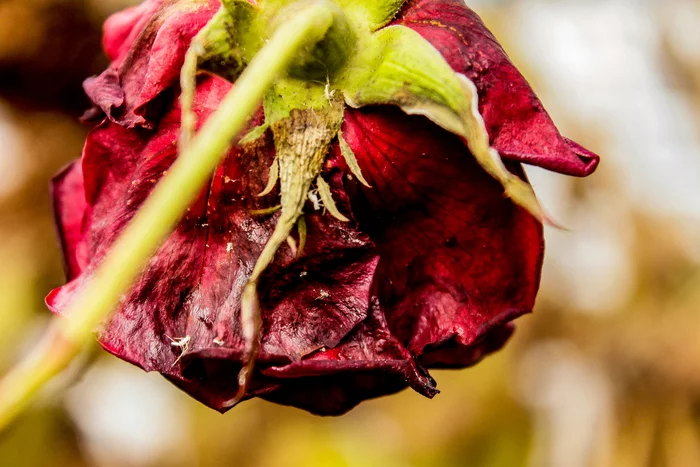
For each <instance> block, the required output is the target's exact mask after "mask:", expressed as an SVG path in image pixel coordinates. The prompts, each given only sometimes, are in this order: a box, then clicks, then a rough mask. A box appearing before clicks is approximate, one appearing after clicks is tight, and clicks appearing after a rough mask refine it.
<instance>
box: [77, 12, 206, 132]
mask: <svg viewBox="0 0 700 467" xmlns="http://www.w3.org/2000/svg"><path fill="white" fill-rule="evenodd" d="M219 7H220V3H219V2H218V0H177V1H162V0H150V1H147V2H145V3H144V4H142V5H141V6H140V7H136V8H135V9H133V10H127V13H118V14H117V15H116V16H114V17H113V18H112V19H110V20H108V21H107V23H106V24H105V49H106V50H107V53H108V54H109V55H110V56H111V57H112V58H113V59H114V61H113V63H112V64H111V65H110V67H109V68H108V69H107V70H106V71H105V72H103V73H102V74H101V75H99V76H97V77H94V78H90V79H88V80H86V81H85V84H84V87H85V91H86V92H87V94H88V96H89V97H90V99H91V100H92V102H93V103H94V104H95V106H96V107H97V109H99V110H100V111H101V112H103V113H104V114H105V115H107V117H109V118H110V119H111V120H112V121H114V122H117V123H119V124H121V125H124V126H127V127H130V128H132V127H144V128H152V127H153V126H154V121H155V120H156V119H157V117H159V116H160V115H158V114H159V109H158V108H157V107H158V106H157V105H154V104H155V103H154V101H155V100H156V99H157V98H158V97H159V96H160V95H161V94H162V93H163V92H164V91H165V90H166V89H168V88H169V87H171V86H172V85H173V84H175V83H176V82H177V81H178V79H179V76H180V69H181V68H182V65H183V63H184V60H185V54H186V53H187V50H188V48H189V46H190V42H191V41H192V38H193V37H194V36H195V35H196V34H197V33H198V32H199V30H200V29H201V28H202V27H203V26H204V25H205V24H206V23H207V22H208V21H209V20H210V19H211V17H212V16H213V15H214V14H215V13H216V11H217V10H218V9H219ZM93 113H94V112H93Z"/></svg>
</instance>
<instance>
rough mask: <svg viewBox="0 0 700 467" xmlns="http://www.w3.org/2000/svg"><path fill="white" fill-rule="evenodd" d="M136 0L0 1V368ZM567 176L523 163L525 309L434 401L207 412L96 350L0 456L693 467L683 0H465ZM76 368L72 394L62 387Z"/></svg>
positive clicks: (16, 461) (48, 275)
mask: <svg viewBox="0 0 700 467" xmlns="http://www.w3.org/2000/svg"><path fill="white" fill-rule="evenodd" d="M135 2H136V0H131V1H130V0H0V265H1V267H0V369H6V368H8V366H9V365H10V364H11V363H12V362H14V361H16V360H17V359H18V358H19V356H21V355H22V354H24V353H25V352H26V351H27V349H28V348H30V347H31V345H32V344H33V343H34V342H36V340H37V337H38V336H39V335H40V333H41V331H42V329H44V327H45V326H46V323H47V321H48V319H50V316H49V313H48V311H47V310H46V308H45V306H44V304H43V297H44V295H45V294H46V293H47V292H48V291H49V290H50V289H51V288H53V287H55V286H57V285H60V284H61V283H62V281H63V272H62V268H61V261H60V257H59V252H58V247H57V245H56V242H55V240H54V234H53V227H52V222H51V210H50V204H49V198H48V180H49V178H50V177H51V175H52V174H53V173H55V172H56V171H57V170H59V168H61V167H62V166H63V165H64V164H66V163H67V162H68V161H70V160H71V159H74V158H76V157H78V156H79V154H80V150H81V146H82V142H83V138H84V137H85V134H86V131H87V128H86V127H84V126H81V125H80V124H79V123H78V116H79V115H80V113H81V112H82V111H83V110H84V109H85V108H86V107H87V105H88V104H87V101H86V99H85V98H84V97H83V95H82V92H81V88H80V83H81V81H82V79H84V78H85V77H86V76H88V75H90V74H95V73H97V72H99V71H100V70H101V69H102V68H103V67H104V66H105V63H106V62H105V58H104V57H103V56H102V55H101V51H100V43H99V41H100V24H101V22H102V21H103V20H104V18H105V17H106V16H107V15H108V14H109V13H111V12H113V11H115V10H117V9H119V8H122V7H124V6H127V5H129V4H133V3H135ZM468 3H469V4H470V6H472V7H473V8H474V9H476V10H477V11H478V12H479V13H480V14H481V15H482V16H483V17H484V19H485V20H486V22H487V24H488V25H489V26H490V27H491V28H492V29H493V31H494V32H495V33H496V35H497V36H498V37H499V38H500V40H501V42H502V43H503V44H504V46H505V48H506V50H508V52H509V53H510V55H511V57H512V59H513V61H514V62H515V63H516V64H517V65H518V66H519V67H520V69H521V70H522V71H523V73H524V74H525V75H526V77H527V78H528V79H529V80H530V82H531V83H532V85H533V87H534V88H535V89H536V91H537V92H538V93H539V95H540V97H541V98H542V100H543V101H544V103H545V106H546V107H547V108H548V110H549V111H550V113H551V114H552V116H553V117H554V120H555V121H556V122H557V123H558V124H559V126H560V128H561V130H562V131H563V132H564V133H565V134H567V135H568V136H569V137H571V138H572V139H575V140H577V141H579V142H581V143H583V144H584V145H585V146H587V147H589V148H591V149H592V150H594V151H596V152H598V153H599V154H601V155H602V156H603V162H602V164H601V166H600V169H599V170H598V172H596V174H595V175H593V176H592V177H590V178H588V179H586V180H576V179H571V178H566V177H562V176H558V175H554V174H551V173H545V172H542V171H537V170H530V171H529V174H530V176H531V179H532V181H533V183H534V184H535V186H536V189H537V190H538V192H539V194H540V195H541V198H542V199H543V201H544V204H545V205H546V206H547V207H548V208H549V209H550V210H551V211H552V212H553V213H554V214H555V217H556V218H557V219H558V220H560V221H561V222H562V223H564V224H565V225H566V226H567V227H568V228H569V230H568V231H553V230H548V231H547V241H548V252H547V259H546V265H545V269H544V277H543V286H542V291H541V293H540V295H539V299H538V304H537V307H536V310H535V313H534V314H532V315H530V316H526V317H524V318H521V319H520V320H519V321H518V331H517V333H516V336H515V338H514V339H513V341H511V342H510V344H509V345H508V346H507V348H506V349H505V350H504V351H502V352H500V353H498V354H496V355H494V356H491V357H489V358H487V359H486V360H485V361H483V362H482V363H481V364H480V365H478V366H477V367H476V368H473V369H470V370H465V371H458V372H448V371H442V372H435V374H434V376H435V377H436V379H437V380H438V382H439V387H440V389H441V390H442V394H440V395H439V396H437V397H436V398H435V399H434V400H432V401H429V400H426V399H423V398H421V397H420V396H418V395H416V394H413V393H411V392H408V391H407V392H404V393H402V394H399V395H396V396H392V397H389V398H384V399H380V400H375V401H370V402H366V403H364V404H362V405H361V406H360V407H359V408H357V409H355V410H354V411H353V412H351V413H350V414H348V415H346V416H344V417H341V418H325V419H324V418H317V417H314V416H311V415H308V414H306V413H304V412H301V411H299V410H295V409H290V408H285V407H279V406H275V405H272V404H269V403H265V402H261V401H252V402H247V403H245V404H243V405H242V406H240V407H239V408H236V409H235V410H233V411H232V412H230V413H228V414H227V415H225V416H221V415H219V414H218V413H215V412H213V411H211V410H209V409H207V408H205V407H203V406H200V405H199V404H197V403H196V402H194V401H193V400H191V399H189V398H188V397H187V396H185V395H183V394H181V393H180V392H179V391H178V390H176V389H175V388H174V387H172V386H171V385H170V384H168V383H166V382H165V381H164V380H163V379H162V378H161V377H160V376H158V375H154V374H151V375H147V374H145V373H143V372H141V371H140V370H138V369H136V368H133V367H131V366H129V365H128V364H126V363H123V362H121V361H119V360H117V359H115V358H113V357H110V356H106V355H104V354H103V353H100V352H99V351H96V352H93V353H92V355H90V356H86V357H85V358H84V359H83V360H84V362H83V363H85V361H86V360H90V361H91V362H92V366H90V367H89V369H87V370H85V369H84V368H83V367H84V365H82V366H81V365H76V366H75V368H73V369H72V370H71V372H70V373H71V374H70V375H68V376H65V377H63V378H59V380H58V381H55V382H53V383H52V387H51V388H50V390H48V391H45V392H44V393H43V395H42V397H41V398H40V400H39V401H38V403H37V404H35V406H34V408H33V410H32V411H31V412H30V413H28V414H27V415H26V416H24V417H23V418H22V419H21V420H20V422H19V423H18V424H17V425H16V426H15V427H14V429H13V430H11V431H10V432H8V433H6V434H4V435H3V436H2V437H0V465H3V466H20V467H24V466H56V467H63V466H76V467H77V466H98V467H112V466H115V467H116V466H119V467H129V466H133V467H151V466H174V467H179V466H185V467H190V466H203V467H207V466H240V467H247V466H251V467H252V466H281V467H286V466H289V467H296V466H299V467H302V466H303V467H307V466H333V467H335V466H352V467H355V466H358V467H364V466H368V467H369V466H382V467H409V466H438V467H443V466H444V467H451V466H455V467H457V466H459V467H462V466H479V467H482V466H483V467H489V466H498V467H501V466H504V467H510V466H530V467H539V466H545V467H549V466H551V467H587V466H606V467H647V466H648V467H657V466H667V467H686V466H688V467H693V466H700V136H699V135H700V132H699V131H698V130H700V1H699V0H656V1H653V0H511V1H508V0H499V1H496V0H479V1H476V0H470V1H468ZM76 378H77V382H75V381H76Z"/></svg>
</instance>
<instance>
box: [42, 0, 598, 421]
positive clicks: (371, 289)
mask: <svg viewBox="0 0 700 467" xmlns="http://www.w3.org/2000/svg"><path fill="white" fill-rule="evenodd" d="M222 3H223V5H221V4H220V3H219V2H218V1H214V0H209V1H207V0H180V1H162V0H148V1H146V2H145V3H143V4H142V5H140V6H137V7H135V8H132V9H129V10H126V11H124V12H121V13H118V14H116V15H114V16H113V17H111V18H110V19H109V20H108V21H107V23H106V25H105V39H104V45H105V49H106V51H107V53H108V55H109V57H110V58H111V59H112V65H111V66H110V68H109V69H108V70H107V71H105V72H104V73H103V74H102V75H100V76H98V77H95V78H91V79H89V80H88V81H87V82H86V85H85V88H86V90H87V93H88V95H89V96H90V98H91V99H92V101H93V102H94V104H95V108H94V109H93V110H92V111H91V112H90V116H91V118H92V119H93V120H95V119H97V120H98V121H99V123H98V124H97V126H96V127H95V128H94V129H93V130H92V131H91V133H90V135H89V136H88V140H87V142H86V145H85V149H84V152H83V156H82V159H81V160H80V161H79V162H76V163H74V164H73V165H72V166H70V167H69V168H67V169H66V170H64V171H63V172H62V173H61V174H59V175H58V176H57V177H56V179H55V180H54V183H53V194H54V203H55V211H56V218H57V223H58V230H59V233H60V239H61V242H62V246H63V251H64V255H65V259H66V270H67V274H68V279H69V281H70V282H69V283H68V284H67V285H65V286H63V287H61V288H59V289H56V290H54V291H53V292H52V293H51V294H50V295H49V297H48V298H47V303H48V304H49V306H50V308H51V309H52V310H53V311H54V312H56V313H59V314H60V313H61V311H62V310H63V309H64V308H65V306H66V304H67V303H68V302H69V301H70V300H71V298H72V297H73V295H74V293H75V291H76V290H77V289H78V288H79V287H80V285H81V284H82V283H84V282H85V281H86V280H87V278H89V277H90V275H91V274H92V273H93V272H94V270H95V268H96V266H97V265H98V264H99V263H100V261H101V260H102V259H103V258H104V257H105V255H106V254H107V252H108V251H109V250H110V246H111V245H112V243H113V242H114V240H115V239H116V238H117V236H118V235H119V234H120V232H121V231H122V230H123V228H124V226H125V225H126V224H127V223H128V222H129V220H130V219H131V218H132V217H133V216H134V214H135V213H136V211H137V210H138V209H139V207H140V206H141V205H142V203H143V202H144V200H145V199H146V198H147V197H148V195H149V194H150V193H151V191H152V190H153V188H154V186H155V185H156V184H157V183H158V181H159V180H160V179H161V177H162V176H163V174H164V173H166V172H167V171H168V169H169V167H170V166H171V164H172V163H173V161H174V160H175V159H176V158H177V157H178V152H179V148H178V146H180V148H182V147H183V146H186V145H187V144H189V141H190V137H191V135H192V133H193V132H194V130H195V128H196V126H197V125H198V124H201V122H204V121H206V120H207V118H208V117H209V116H210V115H212V113H214V112H216V110H217V107H218V105H219V103H220V102H221V100H222V99H223V97H224V95H225V94H226V93H227V92H228V91H229V90H230V89H231V86H232V83H233V82H235V80H236V79H237V77H238V76H239V74H240V73H241V72H243V71H244V70H245V68H246V65H247V63H248V62H250V60H251V59H252V58H253V57H254V56H255V54H256V53H257V51H258V50H259V49H260V48H261V47H263V46H264V43H265V37H267V36H268V35H269V34H271V33H273V32H274V30H275V27H276V25H277V24H280V22H283V21H284V19H285V15H287V14H291V13H290V12H292V13H293V11H294V10H293V9H294V8H295V7H296V6H297V4H296V3H295V2H290V1H281V0H278V1H273V0H263V1H259V2H257V4H255V5H254V4H253V2H251V3H248V2H245V1H243V0H227V1H223V2H222ZM302 3H303V2H302ZM329 5H331V8H332V9H333V11H334V17H335V20H334V23H333V27H332V29H331V31H330V32H329V34H328V35H327V36H326V37H325V38H323V40H321V42H320V43H319V45H318V46H317V47H316V48H314V49H313V50H309V51H306V53H305V54H300V58H299V60H298V61H297V62H295V63H294V65H293V66H292V68H291V69H290V71H289V73H288V74H287V75H286V76H284V77H281V78H280V79H279V80H278V81H277V82H276V84H275V86H274V87H273V88H272V89H271V90H270V92H269V93H268V94H267V95H266V97H265V99H264V102H263V105H262V107H261V109H260V111H259V112H258V114H257V115H255V116H254V117H253V118H252V119H251V122H250V128H249V131H248V133H247V134H246V135H245V136H244V137H243V138H241V139H239V140H237V141H235V142H234V144H232V147H231V149H230V151H229V153H228V154H227V155H226V157H225V159H224V160H223V162H222V163H221V164H220V166H219V167H218V169H217V170H216V172H215V173H214V175H213V176H212V178H211V182H210V183H209V185H208V186H207V187H206V189H205V190H203V192H202V193H201V196H200V197H199V199H198V200H197V201H196V202H195V203H194V204H193V205H192V206H191V207H190V209H188V211H187V213H186V214H185V215H184V217H183V218H182V220H181V221H180V223H179V224H178V226H177V228H176V229H175V231H174V232H173V234H172V235H171V236H170V237H169V238H168V240H167V241H166V242H165V243H164V244H163V245H162V246H161V247H160V249H159V250H158V251H157V253H156V254H155V255H154V256H153V258H152V259H151V260H150V262H149V263H148V265H147V267H146V268H145V270H144V271H143V273H142V275H141V276H140V278H139V279H138V280H137V281H136V283H135V284H134V285H133V288H132V289H131V290H130V291H128V293H126V294H125V295H124V296H123V299H122V301H121V304H120V306H119V307H118V309H117V310H116V311H115V313H114V314H113V315H112V317H111V318H110V319H109V320H108V321H107V322H106V323H105V324H104V326H103V327H102V329H101V330H100V332H99V341H100V343H101V344H102V346H103V347H104V348H105V349H106V350H107V351H109V352H111V353H113V354H114V355H116V356H118V357H120V358H122V359H124V360H127V361H129V362H131V363H133V364H135V365H138V366H140V367H141V368H143V369H145V370H147V371H158V372H160V373H162V374H163V375H164V376H165V377H166V378H168V379H169V380H171V381H172V382H173V383H174V384H176V385H177V386H179V387H180V388H182V389H184V390H185V391H187V392H188V393H189V394H191V395H192V396H193V397H195V398H197V399H198V400H200V401H202V402H203V403H205V404H207V405H209V406H210V407H212V408H215V409H217V410H221V411H225V410H227V409H229V408H231V407H232V406H233V405H235V404H236V403H237V402H238V401H240V400H242V399H247V398H251V397H256V396H257V397H261V398H263V399H266V400H270V401H274V402H278V403H282V404H288V405H293V406H296V407H300V408H303V409H306V410H308V411H311V412H313V413H318V414H341V413H343V412H345V411H347V410H349V409H351V408H352V407H354V406H355V405H357V404H358V403H359V402H361V401H362V400H365V399H368V398H372V397H377V396H381V395H385V394H390V393H393V392H396V391H399V390H402V389H404V388H406V387H408V386H410V387H412V388H413V389H415V390H416V391H418V392H420V393H421V394H423V395H426V396H428V397H432V396H433V395H435V394H436V393H437V390H436V387H435V382H434V381H433V379H432V378H431V377H430V375H429V373H428V370H429V369H430V368H463V367H467V366H470V365H473V364H475V363H476V362H478V361H479V360H480V359H482V358H483V357H484V356H485V355H487V354H489V353H491V352H494V351H496V350H498V349H499V348H501V347H502V346H503V345H504V343H505V342H506V341H507V340H508V338H509V337H510V335H511V334H512V332H513V326H512V324H511V322H512V321H513V320H514V319H515V318H517V317H518V316H520V315H522V314H524V313H528V312H530V311H531V310H532V308H533V305H534V302H535V296H536V293H537V289H538V286H539V280H540V272H541V268H542V257H543V252H544V244H543V235H542V221H545V220H546V216H545V215H544V212H543V211H542V209H541V208H540V206H539V204H538V202H537V199H536V197H535V196H534V193H533V192H532V189H531V187H530V185H529V184H528V183H527V181H526V178H525V176H524V172H523V170H522V167H521V165H520V164H521V163H523V162H524V163H528V164H532V165H535V166H539V167H543V168H545V169H549V170H553V171H556V172H559V173H564V174H567V175H574V176H585V175H588V174H590V173H591V172H593V170H595V168H596V166H597V164H598V157H597V156H596V155H594V154H592V153H590V152H588V151H587V150H585V149H584V148H582V147H581V146H579V145H577V144H576V143H574V142H572V141H570V140H568V139H566V138H564V137H562V136H561V135H560V133H559V132H558V130H557V129H556V127H555V126H554V124H553V123H552V121H551V119H550V117H549V116H548V115H547V113H546V111H545V110H544V109H543V107H542V104H541V103H540V101H539V100H538V99H537V97H536V96H535V95H534V93H533V91H532V89H531V88H530V86H529V85H528V84H527V82H526V81H525V79H524V78H523V77H522V75H521V74H520V73H519V72H518V71H517V70H516V69H515V67H514V66H513V65H512V64H511V62H510V61H509V59H508V57H507V56H506V54H505V52H504V51H503V49H502V48H501V47H500V46H499V45H498V43H497V42H496V40H495V39H494V37H493V36H492V35H491V33H490V32H489V31H488V30H487V29H486V27H485V26H484V25H483V23H482V22H481V20H480V19H479V18H478V16H477V15H476V14H475V13H474V12H473V11H471V10H470V9H469V8H468V7H466V6H465V5H464V3H463V2H462V1H461V0H408V1H405V2H404V1H400V0H384V1H362V2H358V1H351V0H338V1H337V2H335V3H332V4H331V3H329ZM504 192H505V195H504ZM253 364H254V366H253Z"/></svg>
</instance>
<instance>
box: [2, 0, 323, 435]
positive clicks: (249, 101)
mask: <svg viewBox="0 0 700 467" xmlns="http://www.w3.org/2000/svg"><path fill="white" fill-rule="evenodd" d="M325 5H326V4H325V3H324V2H312V3H309V4H308V6H307V7H306V8H304V9H302V10H299V11H298V12H297V14H296V15H295V16H294V17H292V18H288V19H287V21H286V22H285V23H284V24H283V25H281V26H280V27H279V29H278V30H277V31H276V32H275V33H274V34H273V35H272V37H271V38H270V40H269V42H268V43H267V45H265V46H264V47H263V48H262V49H261V50H260V52H259V53H258V54H257V55H256V56H255V58H254V59H253V60H252V61H251V62H250V64H249V66H248V67H247V68H246V70H245V71H244V72H243V74H242V75H241V77H240V78H239V79H238V81H237V82H236V85H235V86H234V87H233V89H232V90H231V91H230V92H229V94H228V95H227V96H226V97H225V98H224V99H223V101H222V102H221V103H220V105H219V109H218V110H217V111H216V113H214V114H213V115H212V116H211V117H210V118H209V119H208V120H207V122H206V123H205V125H204V126H203V127H202V129H201V130H200V132H199V133H198V134H197V135H196V136H195V137H194V138H193V139H192V141H190V142H189V144H188V145H187V148H186V150H185V151H184V152H183V153H182V154H181V155H180V156H179V157H178V159H177V160H176V161H175V163H174V164H173V165H172V167H171V168H170V170H169V171H168V174H167V175H166V176H165V177H163V179H162V181H161V182H160V183H159V184H158V185H157V186H156V188H155V189H154V190H153V193H152V194H151V196H150V197H149V198H148V199H147V200H146V202H144V204H143V206H142V207H141V209H139V211H138V212H137V213H136V215H135V216H134V218H133V220H132V221H131V223H130V224H129V225H128V226H127V228H126V229H124V232H123V233H122V234H121V235H120V237H119V238H118V239H117V240H116V241H115V242H114V245H112V248H111V250H110V252H109V254H108V255H107V256H106V257H105V259H104V261H103V262H102V264H100V266H99V267H98V269H97V270H96V272H95V273H94V275H93V276H91V277H90V279H89V280H88V281H87V282H86V283H85V284H84V286H83V287H82V288H81V290H80V291H79V293H78V294H77V296H76V297H75V299H74V300H73V301H72V302H71V303H70V305H69V306H68V307H67V309H66V311H65V313H64V314H65V316H66V317H65V318H61V319H57V320H55V321H54V322H53V323H52V325H51V327H50V329H49V330H48V332H47V334H46V336H45V337H44V339H43V340H42V341H41V342H40V343H39V344H38V345H37V347H36V348H35V350H34V352H32V353H31V354H30V355H29V356H28V357H27V358H26V360H24V361H23V362H22V363H21V364H20V365H18V366H17V367H16V368H15V369H13V370H12V371H11V372H10V373H9V374H8V375H7V376H6V377H5V379H4V380H3V381H2V382H0V429H2V428H4V427H5V426H7V425H8V424H9V423H10V422H11V421H12V420H13V419H14V418H15V417H16V416H17V415H19V414H20V413H21V412H22V411H23V410H24V409H25V407H26V406H27V404H28V403H29V402H30V400H31V398H32V397H33V396H34V394H35V393H36V392H37V391H38V390H39V389H40V388H41V387H42V386H43V385H44V384H45V383H46V382H47V381H48V380H49V379H51V378H52V377H53V376H55V375H56V374H58V373H59V372H60V371H61V370H63V369H64V368H65V367H66V366H67V365H68V364H69V363H70V361H71V360H72V359H73V358H74V357H75V356H76V355H77V354H78V353H79V352H80V350H81V348H82V347H83V346H84V345H85V343H86V342H89V340H90V339H92V335H93V332H94V330H95V328H96V327H97V326H98V325H99V324H100V323H101V322H102V321H104V320H105V319H106V318H107V317H108V316H109V313H110V312H111V310H112V309H113V308H114V307H115V306H116V305H117V303H118V301H119V298H120V297H121V295H122V294H124V293H125V292H127V291H128V289H129V287H130V285H131V284H132V282H133V281H134V279H135V278H136V277H137V276H138V274H139V273H140V272H141V270H142V269H143V267H144V266H145V264H146V263H147V262H148V260H149V258H150V257H151V256H152V255H153V253H154V252H155V251H156V250H157V248H158V247H159V245H160V244H161V243H162V242H163V240H165V238H167V236H168V235H169V233H170V232H171V231H172V229H173V228H174V227H175V225H176V224H177V222H178V221H179V220H180V218H181V216H182V214H183V212H184V211H185V209H187V207H188V206H189V205H190V204H191V203H192V201H193V200H194V199H195V197H196V196H197V194H198V193H199V192H200V190H201V189H202V186H203V185H204V183H205V182H206V181H207V180H208V179H209V177H210V176H211V174H212V172H213V171H214V169H215V168H216V166H217V165H218V164H219V162H220V160H221V159H222V157H223V156H224V154H225V153H226V150H227V149H228V147H229V145H230V144H231V141H232V140H233V139H234V138H235V137H236V136H237V135H239V134H240V132H241V131H242V130H243V129H244V128H245V126H246V124H247V122H248V119H249V116H250V115H251V114H252V113H253V112H255V110H257V108H258V106H259V105H260V101H261V99H262V97H263V95H264V93H265V92H266V91H267V90H268V89H269V88H270V86H271V85H272V84H273V82H274V81H275V80H276V79H277V78H278V77H279V76H280V74H281V73H283V72H284V71H285V70H286V69H287V67H288V66H289V64H290V63H291V62H292V60H293V59H294V58H295V56H297V54H298V53H299V51H300V50H302V48H304V47H307V46H308V45H309V44H313V43H315V42H317V41H319V40H321V39H322V38H323V36H324V35H325V34H326V33H327V31H328V29H329V28H330V26H331V25H332V22H333V15H332V13H331V12H330V10H328V8H327V7H326V6H325Z"/></svg>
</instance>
